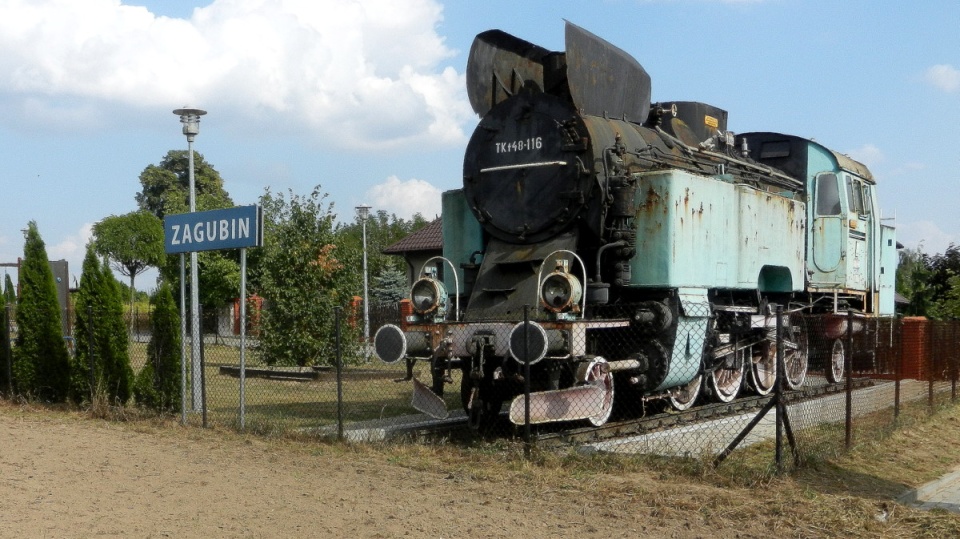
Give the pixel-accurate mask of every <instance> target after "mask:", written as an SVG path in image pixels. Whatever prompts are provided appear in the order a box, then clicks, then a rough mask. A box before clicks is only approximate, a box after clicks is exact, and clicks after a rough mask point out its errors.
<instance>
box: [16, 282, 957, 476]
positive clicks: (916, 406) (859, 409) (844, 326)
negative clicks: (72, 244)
mask: <svg viewBox="0 0 960 539" xmlns="http://www.w3.org/2000/svg"><path fill="white" fill-rule="evenodd" d="M7 312H8V313H9V314H10V316H9V318H8V320H10V323H9V324H8V326H7V327H6V328H5V331H4V332H0V338H4V343H3V345H4V346H11V345H13V346H14V347H15V339H16V332H17V328H16V324H15V322H13V321H14V320H15V313H14V310H13V309H12V308H8V309H7ZM487 312H488V313H490V312H494V313H496V315H493V316H491V315H488V316H486V317H484V318H482V319H479V318H475V319H468V320H462V321H452V322H451V321H447V322H445V323H424V322H423V321H420V322H417V323H413V322H411V321H410V320H411V317H410V316H409V314H410V306H409V303H406V302H401V303H400V304H391V305H381V306H376V307H373V308H371V309H370V321H371V333H377V332H378V330H380V329H381V328H388V329H387V330H385V331H387V332H388V333H389V332H390V331H393V334H394V335H399V336H402V339H401V340H402V341H403V342H402V343H401V344H402V345H403V346H402V350H393V351H391V350H389V349H387V350H380V349H378V350H374V349H373V346H372V345H368V346H364V345H363V343H362V342H360V343H350V344H352V345H354V346H343V344H345V343H341V346H340V347H336V348H334V349H333V350H332V352H331V354H332V357H330V358H326V360H325V361H323V363H324V365H315V366H304V367H278V366H271V365H267V364H266V363H265V362H264V361H263V358H262V357H261V354H260V351H259V347H258V337H259V334H258V327H257V324H256V321H255V320H252V321H250V322H249V323H248V326H247V328H246V335H245V346H244V347H241V338H240V327H239V318H238V316H237V315H236V314H235V313H234V312H233V311H232V310H230V309H224V310H222V311H220V312H211V313H204V314H203V315H202V316H201V319H202V323H201V324H200V327H201V328H202V330H200V331H198V333H199V334H200V335H201V337H199V338H198V341H197V342H198V344H199V345H200V350H201V354H200V361H201V365H200V366H199V368H193V365H190V359H191V357H192V355H191V353H190V348H191V343H192V335H189V334H188V335H187V338H186V342H184V344H183V349H184V350H186V358H187V365H186V369H185V371H186V373H187V387H186V393H185V394H186V396H187V399H186V400H185V404H186V410H185V412H186V414H185V415H184V418H185V422H186V423H188V424H191V425H198V426H199V425H204V426H221V427H227V428H238V429H239V428H244V429H246V430H250V431H253V432H260V433H271V434H275V433H301V434H305V435H309V436H317V437H322V438H331V439H338V438H339V439H348V440H357V441H379V440H386V439H401V440H404V439H405V440H409V439H417V438H419V437H420V436H423V435H427V434H429V433H435V432H442V433H444V434H443V435H445V436H450V435H451V434H450V433H453V432H460V433H467V432H474V433H477V434H479V435H482V436H489V437H503V436H506V437H514V438H517V439H522V440H525V441H526V442H527V443H528V444H529V446H530V447H533V446H537V445H543V446H548V445H554V444H568V445H569V444H575V445H576V446H578V447H580V448H581V449H583V450H587V451H602V452H616V453H631V454H656V455H668V456H685V457H694V458H706V459H713V460H715V461H716V462H717V463H719V462H722V461H723V460H725V459H727V458H728V457H729V456H730V455H732V454H734V453H735V452H736V453H738V454H745V455H753V454H758V455H769V456H771V457H773V459H774V461H775V462H776V464H777V466H778V467H779V468H784V467H787V466H789V465H791V463H792V464H793V465H802V463H803V462H804V461H806V460H810V459H818V458H822V457H828V456H832V455H835V454H837V453H840V452H842V451H844V450H846V449H847V448H849V447H850V446H851V445H853V444H856V443H859V442H862V441H866V440H870V439H875V438H877V437H882V436H885V435H887V434H888V433H889V432H891V431H892V430H893V429H894V428H896V427H897V426H898V425H902V424H904V423H906V422H909V421H912V420H915V419H916V418H921V417H923V416H925V415H927V414H929V413H931V411H933V410H936V409H937V408H938V407H940V406H942V405H945V404H948V403H951V402H954V401H955V400H956V397H957V380H958V371H960V365H958V362H960V322H957V321H948V322H940V321H931V320H927V319H923V318H869V317H863V316H859V315H857V314H855V313H841V314H830V315H817V316H810V315H804V314H802V313H800V312H791V311H780V314H779V316H778V314H777V312H776V311H772V312H770V313H768V314H766V315H757V314H755V313H750V312H749V309H742V310H737V309H727V310H721V311H717V310H714V309H712V308H711V306H710V305H709V304H707V303H705V302H702V301H698V300H697V299H696V298H687V299H685V300H683V301H678V302H676V303H674V304H665V303H664V302H658V301H647V302H638V303H636V304H631V305H609V306H601V307H593V306H587V307H586V308H585V310H584V313H583V316H576V317H572V318H570V319H560V320H558V319H557V318H556V317H550V316H547V315H546V313H544V312H543V311H542V310H541V311H536V310H529V309H524V310H519V309H513V310H509V311H508V310H504V311H502V312H500V311H496V310H488V311H487ZM360 316H362V315H360V314H359V312H356V311H354V310H348V311H347V312H342V311H338V314H337V318H338V323H339V327H340V328H341V329H346V328H350V327H352V326H355V325H357V324H362V320H360V319H359V318H360ZM150 317H151V313H150V312H137V313H134V315H133V316H131V317H130V319H129V320H128V327H129V328H130V345H129V353H130V359H131V366H132V369H133V372H134V373H137V372H139V371H140V370H141V369H142V368H143V367H144V365H145V364H146V362H147V349H148V346H149V343H150V340H151V338H152V335H151V331H150V328H151V323H150ZM192 325H193V324H187V326H188V327H190V326H192ZM389 328H393V329H389ZM192 332H193V331H192V330H188V333H192ZM356 334H357V332H356V331H342V332H341V334H340V338H341V339H348V338H353V337H347V335H356ZM387 341H388V344H389V339H387ZM70 342H71V339H70V338H68V339H67V343H68V344H69V343H70ZM380 344H381V343H380V341H379V340H378V346H379V345H380ZM388 348H389V347H388ZM338 350H349V352H340V353H338ZM344 354H349V357H344ZM378 355H379V356H380V357H384V356H386V358H385V359H389V360H391V361H392V362H389V363H388V362H384V361H381V360H380V359H378V358H377V356H378ZM5 357H6V358H7V362H6V364H5V365H0V369H2V370H3V371H4V372H10V360H9V358H10V357H11V355H10V354H6V355H5ZM241 363H242V364H243V365H242V367H243V368H241ZM194 373H199V379H197V378H198V376H197V375H196V374H194ZM241 376H242V378H241ZM5 378H6V382H7V383H6V384H4V387H0V392H3V393H4V394H6V395H10V394H11V392H12V390H13V385H12V384H10V382H9V376H7V377H5ZM195 388H196V395H197V398H196V399H195V398H193V395H194V394H195V393H194V391H195Z"/></svg>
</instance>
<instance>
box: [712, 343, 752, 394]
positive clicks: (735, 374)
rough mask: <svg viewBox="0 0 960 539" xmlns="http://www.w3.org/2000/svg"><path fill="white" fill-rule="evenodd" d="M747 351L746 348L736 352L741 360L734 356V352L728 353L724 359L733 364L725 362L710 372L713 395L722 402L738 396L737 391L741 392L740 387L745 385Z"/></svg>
mask: <svg viewBox="0 0 960 539" xmlns="http://www.w3.org/2000/svg"><path fill="white" fill-rule="evenodd" d="M745 352H746V351H745V350H740V351H738V352H736V353H737V354H740V361H737V360H736V358H734V354H729V355H727V356H726V357H725V358H724V359H725V360H726V361H727V362H730V363H733V364H732V365H727V364H724V366H723V367H721V368H719V369H717V370H715V371H713V372H711V373H710V386H711V387H712V388H713V396H714V398H715V399H717V400H719V401H720V402H730V401H732V400H733V399H735V398H737V393H740V388H741V387H742V386H743V371H744V367H745V365H744V363H745V361H744V360H743V359H744V358H745V356H746V353H745Z"/></svg>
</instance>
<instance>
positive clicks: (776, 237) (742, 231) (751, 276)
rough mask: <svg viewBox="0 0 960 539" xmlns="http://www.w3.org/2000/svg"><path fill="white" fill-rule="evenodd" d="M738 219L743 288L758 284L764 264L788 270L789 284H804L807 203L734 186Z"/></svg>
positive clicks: (739, 276) (739, 280)
mask: <svg viewBox="0 0 960 539" xmlns="http://www.w3.org/2000/svg"><path fill="white" fill-rule="evenodd" d="M736 190H737V204H738V208H737V214H738V216H739V219H738V226H737V230H738V236H739V238H738V240H739V241H738V243H739V249H738V257H737V262H738V264H737V265H738V269H737V284H738V285H739V286H740V287H743V288H752V287H756V286H758V282H759V278H760V275H761V272H764V271H765V270H766V268H782V269H785V270H786V271H788V272H789V276H790V278H791V282H790V285H789V287H790V288H791V289H792V290H794V291H799V290H803V286H804V274H803V271H804V236H805V235H806V206H805V205H804V204H803V203H802V202H799V201H797V200H793V199H792V198H787V197H783V196H780V195H778V194H775V193H769V192H766V191H761V190H758V189H754V188H753V187H750V186H747V185H738V186H736Z"/></svg>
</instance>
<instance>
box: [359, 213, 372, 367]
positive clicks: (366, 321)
mask: <svg viewBox="0 0 960 539" xmlns="http://www.w3.org/2000/svg"><path fill="white" fill-rule="evenodd" d="M357 216H358V217H360V223H362V225H363V347H364V354H366V350H367V346H369V344H370V301H369V295H368V290H367V219H368V218H369V217H370V206H367V205H366V204H361V205H359V206H357Z"/></svg>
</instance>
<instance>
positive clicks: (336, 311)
mask: <svg viewBox="0 0 960 539" xmlns="http://www.w3.org/2000/svg"><path fill="white" fill-rule="evenodd" d="M342 311H343V307H340V306H339V305H337V306H336V307H334V308H333V326H334V330H335V336H336V337H335V338H336V341H335V345H336V357H335V358H334V363H335V364H336V367H337V440H340V441H341V442H342V441H343V350H342V349H341V348H340V313H341V312H342ZM364 346H366V343H364Z"/></svg>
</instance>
